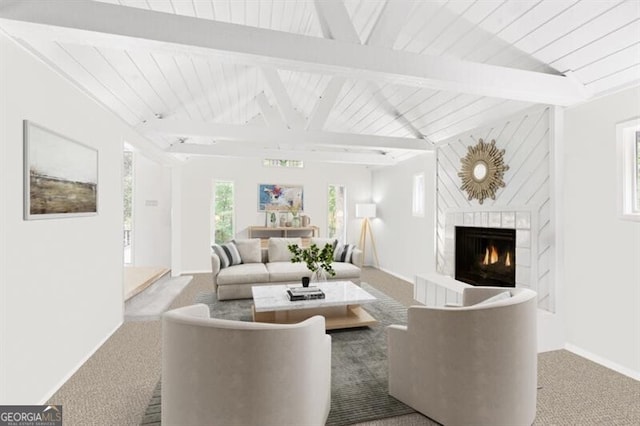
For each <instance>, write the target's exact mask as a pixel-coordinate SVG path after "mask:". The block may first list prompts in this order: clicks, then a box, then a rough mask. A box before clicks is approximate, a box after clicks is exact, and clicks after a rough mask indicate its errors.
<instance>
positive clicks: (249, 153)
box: [167, 142, 397, 166]
mask: <svg viewBox="0 0 640 426" xmlns="http://www.w3.org/2000/svg"><path fill="white" fill-rule="evenodd" d="M167 152H169V153H173V154H187V155H207V156H220V157H258V158H286V159H287V160H302V161H319V162H325V163H327V162H328V163H348V164H366V165H372V166H373V165H375V166H389V165H393V164H396V163H397V161H396V160H395V159H394V158H393V157H392V156H390V155H385V154H382V153H379V154H362V153H353V152H336V151H331V152H330V151H307V150H280V149H265V148H261V147H259V146H247V145H245V144H240V143H237V142H236V143H231V142H227V143H217V144H215V145H202V144H190V143H182V144H175V145H173V146H171V147H170V148H169V149H168V150H167Z"/></svg>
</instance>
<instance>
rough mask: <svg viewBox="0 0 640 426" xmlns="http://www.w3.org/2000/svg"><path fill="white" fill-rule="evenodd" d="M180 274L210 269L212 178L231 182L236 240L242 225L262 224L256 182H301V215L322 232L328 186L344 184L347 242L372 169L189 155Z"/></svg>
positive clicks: (183, 174) (183, 177)
mask: <svg viewBox="0 0 640 426" xmlns="http://www.w3.org/2000/svg"><path fill="white" fill-rule="evenodd" d="M180 175H181V183H180V189H181V191H180V193H181V194H180V198H181V203H180V207H181V209H180V210H181V211H180V213H179V214H180V215H181V221H180V226H181V233H180V238H181V241H179V242H178V243H179V244H180V248H181V253H182V259H181V263H182V272H184V273H188V272H202V271H211V259H210V252H211V233H212V229H211V214H212V209H211V207H212V195H213V182H214V180H215V179H219V180H228V181H233V182H234V189H235V221H236V222H235V223H236V236H237V238H247V237H248V235H247V227H248V226H252V225H259V226H263V225H264V223H265V220H264V213H259V212H258V185H259V184H261V183H267V184H278V183H280V184H291V185H303V186H304V210H305V211H304V213H305V214H306V215H309V216H310V217H311V224H312V225H316V226H319V227H320V235H321V236H326V233H327V213H328V207H327V192H328V185H330V184H341V185H345V186H346V187H347V210H348V212H347V215H348V219H347V220H348V222H347V240H349V241H350V242H357V239H358V237H359V234H358V232H359V229H360V228H359V222H358V221H357V220H356V219H354V215H355V211H354V210H355V204H356V203H358V202H367V201H369V200H370V188H371V172H370V170H369V169H368V168H366V167H364V166H352V165H340V164H321V163H312V162H306V163H305V167H304V168H302V169H293V168H274V167H263V166H262V161H261V160H260V159H232V158H225V159H220V158H204V157H200V158H199V157H193V158H192V159H190V160H189V161H187V162H186V163H185V165H184V167H183V168H182V170H181V173H180Z"/></svg>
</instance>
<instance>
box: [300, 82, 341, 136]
mask: <svg viewBox="0 0 640 426" xmlns="http://www.w3.org/2000/svg"><path fill="white" fill-rule="evenodd" d="M344 82H345V80H344V79H343V78H340V77H334V78H332V79H331V80H330V81H329V84H327V87H326V89H325V90H324V92H323V93H322V96H320V99H318V101H317V102H316V105H315V107H314V109H313V112H312V113H311V116H310V118H309V124H308V125H307V129H308V130H322V128H324V125H325V124H326V123H327V119H328V118H329V114H330V113H331V109H332V108H333V106H334V105H335V102H336V100H337V99H338V95H339V94H340V91H341V90H342V87H343V86H344Z"/></svg>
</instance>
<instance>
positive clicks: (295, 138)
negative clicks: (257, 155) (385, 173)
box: [139, 120, 433, 151]
mask: <svg viewBox="0 0 640 426" xmlns="http://www.w3.org/2000/svg"><path fill="white" fill-rule="evenodd" d="M139 129H140V131H141V132H144V133H157V134H164V135H173V136H179V137H190V136H203V137H208V138H213V139H215V140H235V141H242V142H256V143H261V144H263V146H269V147H272V148H277V147H279V146H280V145H281V144H295V145H296V146H300V147H303V146H307V147H313V146H323V147H338V148H356V149H378V150H394V149H400V150H407V151H430V150H432V149H433V148H432V146H431V145H430V144H428V143H427V142H426V141H424V140H422V139H412V138H397V137H389V136H375V135H361V134H355V133H336V132H319V131H307V130H296V129H272V128H264V127H258V126H249V125H235V124H219V123H208V122H204V121H190V120H151V121H147V122H146V123H144V124H142V125H140V126H139Z"/></svg>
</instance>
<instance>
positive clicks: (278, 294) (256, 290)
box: [251, 281, 377, 312]
mask: <svg viewBox="0 0 640 426" xmlns="http://www.w3.org/2000/svg"><path fill="white" fill-rule="evenodd" d="M315 285H316V287H318V288H320V289H321V290H322V291H323V292H324V295H325V298H324V299H315V300H297V301H294V302H292V301H290V300H289V298H288V297H287V293H286V291H287V288H289V287H302V285H299V284H289V285H265V286H255V287H251V291H252V293H253V303H254V305H255V311H256V312H270V311H291V310H296V309H310V308H324V307H329V306H345V305H362V304H364V303H371V302H375V301H376V300H377V299H376V298H375V297H374V296H372V295H371V294H369V293H367V292H366V291H365V290H363V289H362V288H361V287H359V286H357V285H355V284H354V283H352V282H351V281H327V282H325V283H316V284H315Z"/></svg>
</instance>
